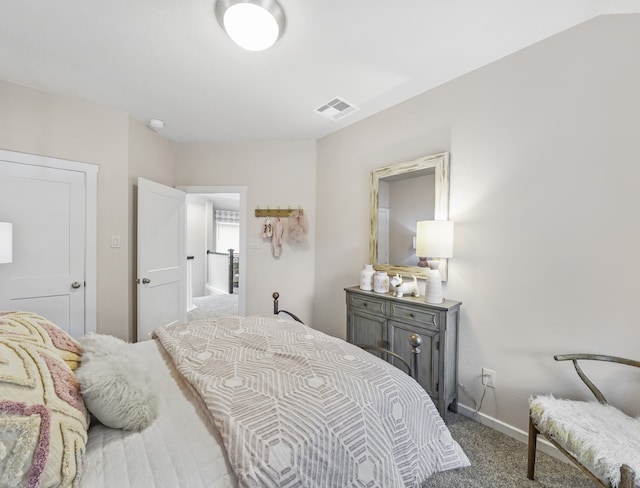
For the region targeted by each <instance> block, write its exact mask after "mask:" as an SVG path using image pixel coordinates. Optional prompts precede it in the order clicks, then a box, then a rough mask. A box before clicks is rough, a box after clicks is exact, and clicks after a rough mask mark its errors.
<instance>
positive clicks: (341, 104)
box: [315, 97, 358, 121]
mask: <svg viewBox="0 0 640 488" xmlns="http://www.w3.org/2000/svg"><path fill="white" fill-rule="evenodd" d="M357 110H358V107H356V106H355V105H353V104H352V103H349V102H347V101H345V100H343V99H342V98H338V97H336V98H334V99H333V100H331V101H329V102H327V103H325V104H324V105H322V106H320V107H318V108H317V109H315V112H316V113H318V114H320V115H322V116H324V117H326V118H328V119H331V120H333V121H336V120H340V119H342V118H344V117H346V116H347V115H349V114H352V113H353V112H355V111H357Z"/></svg>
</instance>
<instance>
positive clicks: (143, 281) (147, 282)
mask: <svg viewBox="0 0 640 488" xmlns="http://www.w3.org/2000/svg"><path fill="white" fill-rule="evenodd" d="M149 283H151V280H150V279H149V278H142V284H144V285H148V284H149Z"/></svg>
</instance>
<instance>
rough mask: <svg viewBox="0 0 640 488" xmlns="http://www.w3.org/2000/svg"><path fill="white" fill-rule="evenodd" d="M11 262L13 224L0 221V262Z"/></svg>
mask: <svg viewBox="0 0 640 488" xmlns="http://www.w3.org/2000/svg"><path fill="white" fill-rule="evenodd" d="M11 262H13V224H10V223H9V222H0V263H11Z"/></svg>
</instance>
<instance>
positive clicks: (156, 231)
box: [137, 178, 187, 341]
mask: <svg viewBox="0 0 640 488" xmlns="http://www.w3.org/2000/svg"><path fill="white" fill-rule="evenodd" d="M185 226H186V220H185V193H184V192H182V191H180V190H176V189H175V188H170V187H168V186H165V185H161V184H159V183H155V182H153V181H150V180H145V179H144V178H138V279H137V283H138V285H137V286H138V330H137V340H138V341H143V340H146V339H150V338H151V336H150V334H151V332H152V331H153V329H155V328H156V327H160V326H163V325H169V324H173V323H175V322H181V321H184V320H185V319H186V281H187V280H186V263H187V256H186V250H185V235H186V227H185Z"/></svg>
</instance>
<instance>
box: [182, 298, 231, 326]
mask: <svg viewBox="0 0 640 488" xmlns="http://www.w3.org/2000/svg"><path fill="white" fill-rule="evenodd" d="M193 304H194V305H195V306H196V308H194V309H193V310H190V311H189V312H187V321H188V322H192V321H194V320H200V319H206V318H208V317H224V316H227V315H238V295H235V294H234V295H230V294H229V295H211V296H206V297H197V298H194V299H193Z"/></svg>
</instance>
